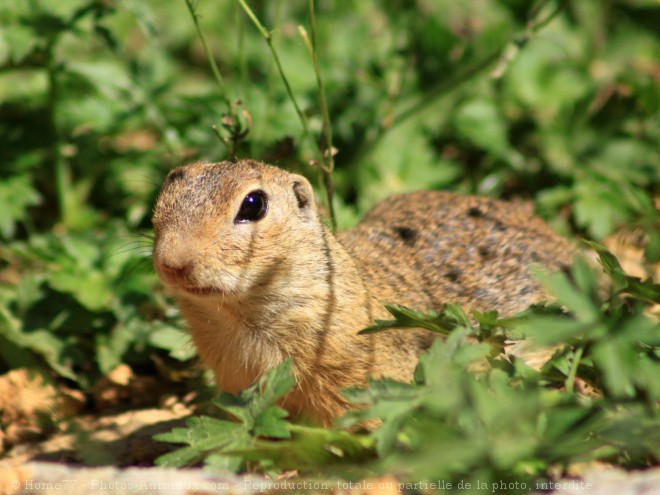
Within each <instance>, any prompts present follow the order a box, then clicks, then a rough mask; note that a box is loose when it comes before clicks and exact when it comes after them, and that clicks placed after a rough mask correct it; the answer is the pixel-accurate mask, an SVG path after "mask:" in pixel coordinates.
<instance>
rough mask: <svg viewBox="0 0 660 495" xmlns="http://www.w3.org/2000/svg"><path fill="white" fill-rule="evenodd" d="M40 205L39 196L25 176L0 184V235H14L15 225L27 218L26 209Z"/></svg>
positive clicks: (12, 178) (9, 179)
mask: <svg viewBox="0 0 660 495" xmlns="http://www.w3.org/2000/svg"><path fill="white" fill-rule="evenodd" d="M39 204H41V195H40V194H39V193H38V192H37V191H36V189H34V187H33V186H32V183H31V181H30V179H29V177H28V176H27V175H15V176H12V177H9V178H6V179H3V180H2V181H1V182H0V235H2V237H4V238H6V239H8V238H11V237H12V236H13V235H14V232H15V230H16V224H17V223H19V222H22V221H24V220H26V219H28V218H29V213H28V209H29V208H30V207H32V206H37V205H39Z"/></svg>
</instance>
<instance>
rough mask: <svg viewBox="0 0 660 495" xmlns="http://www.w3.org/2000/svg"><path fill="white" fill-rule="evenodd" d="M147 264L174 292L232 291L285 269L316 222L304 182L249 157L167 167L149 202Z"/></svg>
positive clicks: (255, 285) (226, 294) (251, 287)
mask: <svg viewBox="0 0 660 495" xmlns="http://www.w3.org/2000/svg"><path fill="white" fill-rule="evenodd" d="M153 224H154V228H155V234H156V239H155V243H154V253H153V259H154V266H155V268H156V272H157V273H158V276H159V277H160V279H161V281H162V282H163V283H164V284H165V285H166V286H168V287H169V288H171V289H173V290H174V291H175V292H176V293H177V294H178V295H179V296H180V297H185V298H191V299H196V298H208V297H213V296H221V297H223V298H232V297H236V298H238V299H239V300H240V299H241V296H244V295H247V294H249V293H253V292H254V291H255V290H257V291H258V290H259V288H264V287H266V286H268V284H269V282H270V280H271V279H272V278H273V277H274V276H275V275H276V274H277V273H280V272H281V271H282V270H287V269H290V266H289V265H290V262H289V261H288V258H289V252H290V250H291V249H292V248H293V247H295V246H296V245H300V244H301V243H305V242H306V239H309V237H310V235H311V234H312V232H313V231H315V230H316V229H317V228H318V225H319V220H318V218H317V210H316V205H315V203H314V193H313V190H312V187H311V185H310V184H309V182H308V181H307V179H305V178H304V177H303V176H301V175H296V174H292V173H289V172H285V171H283V170H281V169H278V168H276V167H273V166H270V165H265V164H262V163H258V162H255V161H252V160H244V161H239V162H237V163H232V162H222V163H194V164H191V165H187V166H184V167H179V168H176V169H174V170H172V171H171V172H170V173H169V174H168V175H167V178H166V179H165V184H164V185H163V188H162V190H161V193H160V195H159V197H158V201H157V202H156V207H155V210H154V215H153Z"/></svg>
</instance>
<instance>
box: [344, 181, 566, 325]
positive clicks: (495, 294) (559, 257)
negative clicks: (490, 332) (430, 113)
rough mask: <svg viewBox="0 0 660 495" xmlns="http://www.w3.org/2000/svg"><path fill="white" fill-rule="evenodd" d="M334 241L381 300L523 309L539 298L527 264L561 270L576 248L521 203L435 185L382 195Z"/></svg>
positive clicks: (435, 306)
mask: <svg viewBox="0 0 660 495" xmlns="http://www.w3.org/2000/svg"><path fill="white" fill-rule="evenodd" d="M339 240H340V242H341V243H342V244H343V245H344V246H345V248H346V249H347V251H349V252H350V253H351V255H352V256H353V257H354V258H355V259H356V260H358V263H357V264H358V266H359V267H360V269H361V270H362V273H363V278H364V279H365V280H366V281H367V283H368V285H369V286H370V289H371V290H372V292H373V293H374V294H375V295H376V296H377V297H378V298H379V299H381V300H383V301H388V302H397V303H401V304H406V305H409V306H411V307H414V308H416V309H426V310H428V309H434V310H439V309H441V308H442V306H443V304H445V303H448V302H452V303H460V304H462V305H463V306H465V307H467V308H471V309H476V310H479V311H487V310H498V311H499V312H500V313H501V314H513V313H516V312H518V311H522V310H523V309H525V308H526V307H528V306H529V305H530V304H533V303H535V302H538V301H539V300H540V299H541V298H542V296H543V294H542V291H541V290H540V287H539V286H538V283H537V282H536V281H535V279H534V277H533V276H532V273H531V271H530V266H532V265H539V266H543V267H545V268H548V269H551V270H566V269H567V268H568V266H569V265H570V264H571V262H572V257H573V254H574V249H573V247H572V245H571V244H570V243H569V242H568V241H567V240H566V239H564V238H562V237H560V236H559V235H557V234H556V233H555V232H554V231H552V230H551V229H550V227H548V225H547V224H546V223H544V222H543V221H542V220H540V219H539V218H537V217H535V216H534V215H533V214H532V212H531V208H530V207H529V206H528V205H526V204H524V203H508V202H503V201H496V200H493V199H489V198H483V197H476V196H459V195H456V194H453V193H448V192H440V191H420V192H415V193H410V194H404V195H400V196H394V197H392V198H389V199H386V200H384V201H383V202H381V203H379V204H378V205H376V206H375V207H374V208H373V209H371V210H370V211H369V212H368V213H367V214H366V215H365V217H364V219H363V220H362V222H361V223H360V224H359V225H358V226H357V227H356V228H355V229H353V230H350V231H347V232H343V233H340V234H339Z"/></svg>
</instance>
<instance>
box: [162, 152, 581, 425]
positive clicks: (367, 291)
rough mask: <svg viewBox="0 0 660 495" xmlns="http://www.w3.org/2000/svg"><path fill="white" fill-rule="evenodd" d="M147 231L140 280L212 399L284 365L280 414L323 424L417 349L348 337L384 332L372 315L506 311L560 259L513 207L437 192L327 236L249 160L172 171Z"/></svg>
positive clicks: (284, 180) (294, 193)
mask: <svg viewBox="0 0 660 495" xmlns="http://www.w3.org/2000/svg"><path fill="white" fill-rule="evenodd" d="M153 224H154V228H155V234H156V239H155V244H154V255H153V259H154V265H155V268H156V271H157V273H158V275H159V276H160V278H161V280H162V282H163V283H164V284H165V285H166V286H168V287H170V288H171V289H173V290H174V292H175V293H176V295H177V299H178V305H179V307H180V309H181V311H182V313H183V315H184V316H185V317H186V319H187V320H188V322H189V325H190V333H191V335H192V338H193V340H194V343H195V345H196V347H197V350H198V353H199V355H200V357H201V359H202V361H203V362H204V363H205V365H206V366H208V367H209V368H210V369H211V370H213V372H214V373H215V376H216V380H217V384H218V387H219V388H220V389H221V390H226V391H229V392H234V393H235V392H237V391H239V390H241V389H243V388H245V387H248V386H249V385H251V384H252V383H254V381H255V380H256V379H257V378H258V377H259V376H261V375H262V374H263V373H264V372H265V371H266V370H268V369H269V368H272V367H273V366H275V365H277V364H279V363H281V362H282V361H283V360H285V359H286V358H289V357H292V358H293V363H294V366H293V370H294V375H295V378H296V383H297V385H296V387H295V389H294V391H293V392H291V393H290V394H289V395H287V396H286V397H285V398H284V400H283V401H282V403H281V405H282V406H283V407H285V408H286V409H287V410H288V411H289V412H290V413H291V414H292V415H298V414H302V415H304V416H307V417H309V418H311V419H313V420H315V421H317V422H319V423H321V424H324V425H328V424H330V423H331V422H332V421H333V419H334V418H335V417H336V416H338V415H340V414H341V413H342V412H343V411H345V410H346V409H347V408H348V407H350V405H349V404H348V402H347V400H346V399H345V398H344V397H343V396H342V394H341V390H342V389H344V388H346V387H350V386H355V385H361V384H364V383H365V382H366V379H367V377H368V376H376V377H379V376H388V377H392V378H395V379H399V380H410V379H411V377H412V374H413V371H414V368H415V365H416V363H417V356H418V354H419V353H420V352H421V351H423V350H425V349H427V348H428V347H429V346H430V344H431V343H432V339H433V337H432V334H431V333H430V332H426V331H424V330H392V331H388V332H384V333H380V334H377V335H358V332H359V331H360V330H361V329H363V328H365V327H367V326H369V325H371V324H372V323H373V322H374V320H376V319H382V318H384V319H388V317H389V314H388V313H387V312H386V311H385V309H384V307H383V304H382V303H383V302H392V303H398V304H404V305H407V306H410V307H413V308H415V309H419V310H440V309H441V308H442V306H443V304H444V303H447V302H455V303H460V304H462V305H463V306H464V307H465V308H466V309H476V310H480V311H485V310H491V309H496V310H498V311H500V313H504V314H513V313H515V312H518V311H520V310H523V309H525V308H526V307H527V306H528V305H530V304H532V303H534V302H537V301H538V300H539V299H540V298H541V297H542V295H541V289H540V288H539V287H538V285H537V284H536V282H535V281H534V279H533V278H532V276H531V275H530V273H529V266H530V265H531V264H540V265H543V266H546V267H549V268H551V269H562V268H563V269H565V267H566V266H567V264H570V263H571V260H572V248H571V245H570V243H569V242H568V241H566V240H565V239H563V238H561V237H559V236H558V235H557V234H555V233H554V232H553V231H552V230H551V229H550V228H549V227H548V226H547V225H546V224H545V223H544V222H543V221H541V220H540V219H538V218H536V217H534V216H533V215H532V213H531V211H529V210H528V208H525V207H524V206H522V205H516V204H509V203H505V202H501V201H495V200H492V199H487V198H481V197H474V196H465V197H462V196H458V195H456V194H452V193H447V192H438V191H425V192H417V193H411V194H405V195H401V196H396V197H393V198H390V199H387V200H385V201H383V202H382V203H380V204H378V205H377V206H375V207H374V208H373V209H372V210H371V211H369V212H368V213H367V214H366V216H365V217H364V219H363V220H362V222H361V223H360V224H359V225H358V226H357V227H356V228H355V229H353V230H350V231H347V232H342V233H339V234H337V235H336V236H335V235H333V234H332V233H330V231H329V230H328V229H327V228H326V226H325V224H324V222H323V220H322V219H321V218H320V216H319V212H318V210H317V206H316V204H315V201H314V193H313V190H312V187H311V186H310V184H309V182H308V181H307V179H305V178H304V177H303V176H301V175H296V174H292V173H289V172H286V171H283V170H281V169H279V168H276V167H273V166H270V165H265V164H262V163H258V162H256V161H252V160H243V161H239V162H238V163H231V162H223V163H195V164H192V165H188V166H185V167H180V168H176V169H174V170H172V171H171V172H170V173H169V175H168V176H167V178H166V180H165V184H164V186H163V189H162V191H161V194H160V196H159V198H158V201H157V204H156V208H155V212H154V216H153Z"/></svg>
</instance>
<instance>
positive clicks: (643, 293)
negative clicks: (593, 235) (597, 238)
mask: <svg viewBox="0 0 660 495" xmlns="http://www.w3.org/2000/svg"><path fill="white" fill-rule="evenodd" d="M582 243H583V244H585V245H587V246H588V247H590V248H591V249H593V250H594V251H596V253H597V254H598V258H599V260H600V264H601V265H602V267H603V270H604V271H605V273H606V274H607V275H609V276H610V278H611V279H612V281H613V282H614V283H615V285H616V287H617V289H618V290H619V291H621V292H628V293H630V294H632V295H634V296H635V297H638V298H639V299H641V300H643V301H646V302H649V303H652V304H660V284H656V283H655V282H654V281H653V280H652V279H647V280H644V281H642V280H641V279H639V278H637V277H631V276H629V275H627V274H626V272H624V271H623V268H622V267H621V265H620V264H619V261H618V260H617V259H616V257H615V256H614V255H613V254H612V253H611V252H610V251H609V250H608V249H607V248H606V247H605V246H603V245H601V244H598V243H597V242H593V241H588V240H583V241H582Z"/></svg>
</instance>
